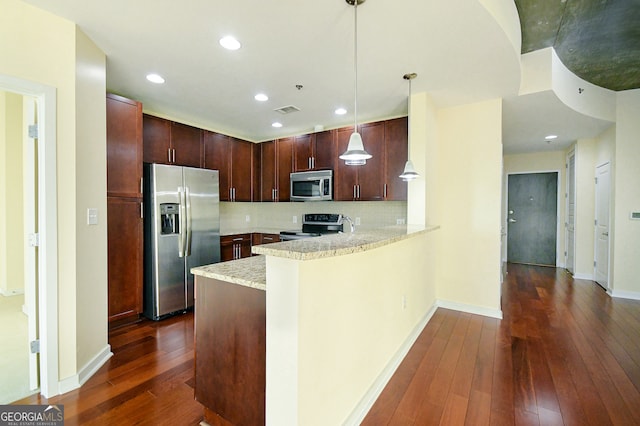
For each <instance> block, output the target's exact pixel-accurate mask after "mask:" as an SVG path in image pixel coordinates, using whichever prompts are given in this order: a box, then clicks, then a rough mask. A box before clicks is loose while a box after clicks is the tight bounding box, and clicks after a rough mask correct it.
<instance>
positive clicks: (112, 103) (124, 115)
mask: <svg viewBox="0 0 640 426" xmlns="http://www.w3.org/2000/svg"><path fill="white" fill-rule="evenodd" d="M141 180H142V104H141V103H140V102H136V101H132V100H130V99H127V98H123V97H121V96H117V95H112V94H110V93H108V94H107V195H108V196H112V197H113V196H117V197H134V198H135V197H141V196H142V188H141Z"/></svg>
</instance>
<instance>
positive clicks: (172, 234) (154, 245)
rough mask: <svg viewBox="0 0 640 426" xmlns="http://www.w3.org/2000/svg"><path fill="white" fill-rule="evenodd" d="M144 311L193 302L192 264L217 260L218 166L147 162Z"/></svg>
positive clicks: (150, 313) (180, 308) (154, 313)
mask: <svg viewBox="0 0 640 426" xmlns="http://www.w3.org/2000/svg"><path fill="white" fill-rule="evenodd" d="M144 182H145V188H144V194H145V203H144V206H145V214H144V217H145V219H144V228H145V243H144V266H145V267H144V315H145V316H146V317H147V318H150V319H152V320H159V319H162V318H164V317H166V316H168V315H171V314H174V313H178V312H184V311H186V310H187V309H189V308H191V307H193V303H194V294H193V289H194V285H193V284H194V278H193V274H192V273H191V272H190V270H191V268H193V267H196V266H202V265H208V264H211V263H217V262H219V261H220V208H219V204H220V193H219V189H220V186H219V181H218V171H217V170H208V169H196V168H192V167H181V166H168V165H164V164H145V166H144Z"/></svg>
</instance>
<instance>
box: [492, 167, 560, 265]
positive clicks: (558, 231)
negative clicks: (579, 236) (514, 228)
mask: <svg viewBox="0 0 640 426" xmlns="http://www.w3.org/2000/svg"><path fill="white" fill-rule="evenodd" d="M537 173H557V179H556V180H557V182H556V185H557V188H558V189H557V191H556V192H557V201H556V265H555V266H556V267H560V268H564V260H562V259H564V251H563V252H562V253H561V252H560V238H561V232H562V224H564V221H563V220H562V216H561V214H560V213H561V212H560V210H561V209H560V203H561V202H562V198H561V197H562V194H563V192H562V191H561V190H560V183H561V182H562V170H558V169H556V170H527V171H522V172H507V179H506V181H505V200H506V202H505V206H504V218H505V219H504V223H503V225H504V227H505V232H506V233H507V236H506V238H505V242H504V244H505V246H504V247H505V259H506V256H507V255H506V253H507V252H508V249H509V235H508V233H509V227H508V226H507V225H508V223H507V221H508V220H509V177H510V176H511V175H530V174H537Z"/></svg>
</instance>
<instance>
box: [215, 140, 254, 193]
mask: <svg viewBox="0 0 640 426" xmlns="http://www.w3.org/2000/svg"><path fill="white" fill-rule="evenodd" d="M253 145H254V144H253V143H251V142H247V141H243V140H240V139H236V138H232V137H230V136H226V135H222V134H220V133H216V132H210V131H206V130H205V131H204V136H203V152H204V155H203V160H204V161H203V163H204V164H203V165H204V167H205V168H207V169H212V170H219V171H220V174H219V178H220V201H252V190H253V182H254V179H253V161H254V155H253V150H254V146H253Z"/></svg>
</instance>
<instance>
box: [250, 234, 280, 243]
mask: <svg viewBox="0 0 640 426" xmlns="http://www.w3.org/2000/svg"><path fill="white" fill-rule="evenodd" d="M278 242H280V234H265V233H262V232H254V233H253V234H251V244H252V245H254V246H259V245H261V244H271V243H278Z"/></svg>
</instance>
